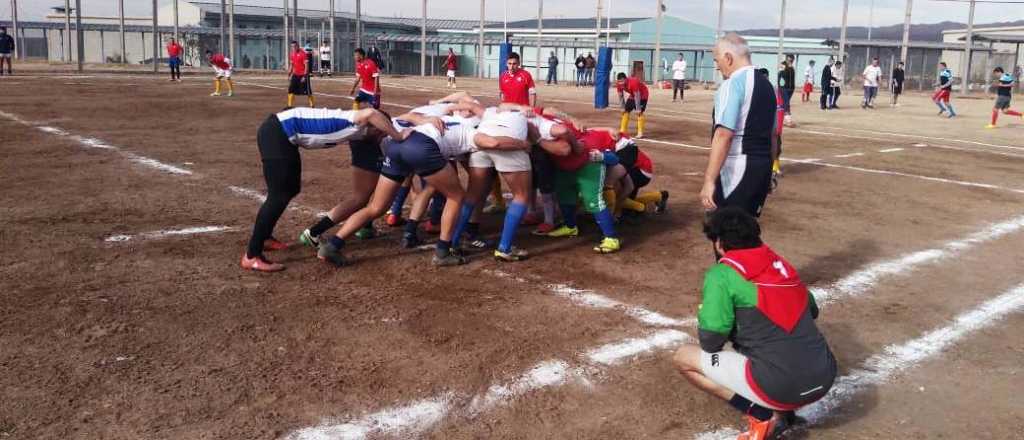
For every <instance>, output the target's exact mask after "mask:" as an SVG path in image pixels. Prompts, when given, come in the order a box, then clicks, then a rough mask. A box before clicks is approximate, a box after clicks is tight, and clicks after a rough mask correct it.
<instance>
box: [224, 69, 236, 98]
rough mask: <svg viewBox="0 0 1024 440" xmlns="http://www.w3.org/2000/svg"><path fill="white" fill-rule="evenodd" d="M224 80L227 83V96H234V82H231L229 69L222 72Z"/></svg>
mask: <svg viewBox="0 0 1024 440" xmlns="http://www.w3.org/2000/svg"><path fill="white" fill-rule="evenodd" d="M224 82H226V83H227V84H228V96H235V83H233V82H231V69H228V70H227V71H226V72H224Z"/></svg>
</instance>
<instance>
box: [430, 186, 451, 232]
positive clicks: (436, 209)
mask: <svg viewBox="0 0 1024 440" xmlns="http://www.w3.org/2000/svg"><path fill="white" fill-rule="evenodd" d="M447 201H448V198H447V197H445V196H444V194H441V193H440V192H436V193H434V197H433V198H431V199H430V223H433V224H435V225H439V224H441V214H443V213H444V204H445V202H447Z"/></svg>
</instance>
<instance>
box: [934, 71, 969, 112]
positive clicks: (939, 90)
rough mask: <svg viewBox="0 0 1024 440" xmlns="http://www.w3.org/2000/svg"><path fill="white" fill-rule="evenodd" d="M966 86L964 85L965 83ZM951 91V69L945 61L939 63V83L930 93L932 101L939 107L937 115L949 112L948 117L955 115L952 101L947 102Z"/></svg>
mask: <svg viewBox="0 0 1024 440" xmlns="http://www.w3.org/2000/svg"><path fill="white" fill-rule="evenodd" d="M965 86H966V85H965ZM952 92H953V71H952V70H949V67H948V66H946V63H945V62H941V63H939V84H938V86H937V87H936V88H935V93H933V94H932V102H934V103H935V105H937V106H938V107H939V116H942V115H943V114H945V113H949V115H948V116H949V117H950V118H953V117H956V110H954V109H953V103H952V102H949V99H950V95H952Z"/></svg>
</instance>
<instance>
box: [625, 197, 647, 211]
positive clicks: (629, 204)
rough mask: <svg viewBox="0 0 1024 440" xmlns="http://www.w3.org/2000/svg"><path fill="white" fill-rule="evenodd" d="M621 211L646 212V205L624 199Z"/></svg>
mask: <svg viewBox="0 0 1024 440" xmlns="http://www.w3.org/2000/svg"><path fill="white" fill-rule="evenodd" d="M622 209H628V210H630V211H636V212H644V211H646V210H647V205H645V204H643V203H640V202H638V201H636V200H633V199H626V200H625V201H623V202H622Z"/></svg>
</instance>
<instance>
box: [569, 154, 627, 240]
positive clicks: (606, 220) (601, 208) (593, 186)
mask: <svg viewBox="0 0 1024 440" xmlns="http://www.w3.org/2000/svg"><path fill="white" fill-rule="evenodd" d="M604 175H605V165H604V164H603V163H596V162H592V163H589V164H587V165H584V166H583V168H580V169H579V170H577V171H576V185H577V186H578V187H579V195H580V197H581V198H582V199H583V207H584V209H586V211H587V212H589V213H591V214H593V215H594V220H595V221H597V225H598V227H599V228H600V229H601V234H602V235H603V236H604V238H603V239H602V240H601V242H600V243H599V244H598V245H597V246H595V247H594V251H596V252H599V253H602V254H607V253H612V252H616V251H618V250H619V247H620V243H619V239H618V234H616V233H615V219H613V218H612V213H611V211H609V210H608V206H607V205H605V203H604V197H603V194H602V189H603V188H604Z"/></svg>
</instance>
